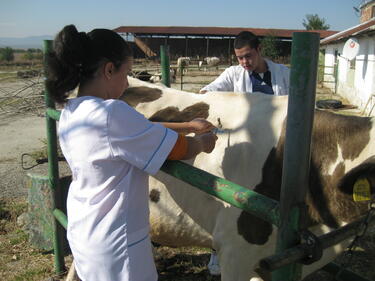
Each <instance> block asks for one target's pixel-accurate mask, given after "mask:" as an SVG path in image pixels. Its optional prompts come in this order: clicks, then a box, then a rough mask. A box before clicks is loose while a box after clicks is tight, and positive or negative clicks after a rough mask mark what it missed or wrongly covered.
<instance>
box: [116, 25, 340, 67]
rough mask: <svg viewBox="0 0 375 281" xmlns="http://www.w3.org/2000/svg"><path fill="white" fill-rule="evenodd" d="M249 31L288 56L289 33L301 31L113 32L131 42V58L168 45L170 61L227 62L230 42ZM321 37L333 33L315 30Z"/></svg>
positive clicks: (151, 28)
mask: <svg viewBox="0 0 375 281" xmlns="http://www.w3.org/2000/svg"><path fill="white" fill-rule="evenodd" d="M244 30H247V31H251V32H253V33H254V34H255V35H257V36H259V37H260V38H261V39H262V38H264V37H267V36H273V37H274V38H275V39H277V42H278V48H279V50H280V56H289V55H290V50H291V40H292V35H293V32H299V31H305V30H290V29H264V28H228V27H186V26H121V27H118V28H115V29H114V31H116V32H118V33H120V34H122V35H123V36H125V38H128V40H129V41H134V45H133V46H134V51H135V57H136V58H141V57H158V56H159V54H160V46H161V45H168V46H169V54H170V58H171V59H176V58H178V57H182V56H187V57H191V58H196V59H200V58H203V57H209V56H216V57H220V58H221V59H222V61H227V62H229V63H230V60H231V56H232V54H233V40H234V38H235V36H236V35H237V34H238V33H240V32H241V31H244ZM316 32H319V33H320V36H321V38H326V37H328V36H330V35H332V34H335V33H336V32H335V31H326V30H319V31H316Z"/></svg>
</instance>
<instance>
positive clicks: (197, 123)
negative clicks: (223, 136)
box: [160, 118, 215, 135]
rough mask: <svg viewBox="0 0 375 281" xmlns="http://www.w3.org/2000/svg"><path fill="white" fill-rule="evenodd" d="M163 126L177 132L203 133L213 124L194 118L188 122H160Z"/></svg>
mask: <svg viewBox="0 0 375 281" xmlns="http://www.w3.org/2000/svg"><path fill="white" fill-rule="evenodd" d="M160 124H162V125H163V126H165V127H167V128H169V129H172V130H174V131H176V132H177V133H179V134H184V135H187V134H190V133H195V134H203V133H206V132H209V131H212V130H213V129H214V128H215V126H214V125H212V123H211V122H208V121H207V120H205V119H203V118H196V119H194V120H192V121H189V122H176V123H174V122H161V123H160Z"/></svg>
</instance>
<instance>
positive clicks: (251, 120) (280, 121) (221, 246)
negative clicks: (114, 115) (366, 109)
mask: <svg viewBox="0 0 375 281" xmlns="http://www.w3.org/2000/svg"><path fill="white" fill-rule="evenodd" d="M129 82H130V86H131V88H129V89H128V90H127V91H126V92H125V94H124V96H123V99H124V100H125V101H126V102H128V103H129V104H130V105H132V106H134V107H135V108H136V109H137V110H138V111H139V112H141V113H143V114H144V115H145V116H146V117H147V118H149V119H150V120H153V121H176V122H182V121H190V120H192V119H193V118H196V117H200V118H207V119H208V120H209V121H211V122H212V123H213V124H214V125H219V123H220V124H221V126H222V131H221V133H220V134H218V137H219V138H218V141H217V145H216V148H215V149H214V151H213V152H212V153H211V154H204V153H203V154H200V155H198V156H197V157H196V158H195V159H194V160H193V161H189V163H191V164H193V165H194V166H196V167H198V168H201V169H203V170H205V171H207V172H209V173H212V174H214V175H217V176H219V177H223V178H225V179H228V180H230V181H233V182H235V183H237V184H239V185H242V186H244V187H247V188H251V189H254V190H255V191H257V192H259V193H262V194H264V195H266V196H269V197H271V198H273V199H276V200H278V199H279V193H280V186H281V175H282V156H283V146H284V140H285V118H286V113H287V101H288V97H287V96H270V95H264V94H257V93H254V94H251V95H250V94H237V93H229V92H212V93H208V94H205V95H197V94H193V93H187V92H182V91H178V90H174V89H169V88H164V87H162V86H156V85H152V84H148V83H145V82H142V81H139V80H137V79H133V78H131V79H129ZM374 121H375V120H374V118H363V117H354V116H343V115H336V114H333V113H328V112H323V111H316V112H315V120H314V129H313V137H312V153H311V155H312V156H311V171H310V179H309V187H308V194H307V198H306V202H307V204H308V214H309V221H308V226H309V229H310V230H311V231H312V232H313V233H315V234H317V235H321V234H323V233H327V232H329V231H331V230H332V229H335V228H337V227H339V226H341V225H344V224H346V223H348V222H351V221H353V220H354V219H356V218H357V217H359V216H360V214H362V213H364V212H365V211H366V208H367V204H366V203H363V202H354V201H353V198H352V193H353V185H354V184H355V182H356V181H357V180H358V179H359V178H361V177H363V178H365V179H366V180H367V181H368V183H369V184H370V186H371V188H372V190H374V188H375V156H374V154H375V141H374V139H375V126H374ZM150 210H151V216H150V222H151V227H152V239H153V241H155V242H158V243H160V244H163V245H170V246H193V245H194V246H203V247H213V248H214V249H216V250H217V252H218V256H219V260H220V264H221V271H222V275H221V276H222V277H221V278H222V280H224V281H236V280H237V281H245V280H246V281H247V280H249V279H250V280H252V281H253V280H263V279H261V278H260V277H259V276H258V275H257V273H256V271H255V268H256V267H257V263H258V261H259V260H260V259H261V258H264V257H266V256H269V255H272V254H273V253H274V250H275V241H276V232H277V231H276V230H277V229H276V228H275V227H273V226H272V225H270V224H269V223H267V222H265V221H263V220H262V219H259V218H256V217H255V216H253V215H250V214H248V213H247V212H244V211H242V210H240V209H238V208H236V207H232V206H230V205H229V204H227V203H225V202H223V201H221V200H219V199H216V198H214V197H212V196H210V195H207V194H206V193H203V192H202V191H200V190H198V189H196V188H194V187H191V186H190V185H188V184H186V183H183V182H181V181H179V180H177V179H175V178H173V177H171V176H169V175H166V174H165V173H163V172H159V173H158V174H157V175H156V176H155V177H153V178H150ZM346 245H347V244H346V243H341V244H339V245H336V246H335V247H333V248H331V249H327V250H326V251H325V252H324V255H323V258H322V259H321V260H320V261H318V262H316V263H314V264H312V265H309V266H304V267H303V276H306V275H307V274H309V273H311V272H313V271H315V270H316V269H318V268H320V267H322V266H323V265H324V264H326V263H328V262H330V261H331V260H332V259H333V258H334V257H335V256H336V255H337V254H338V253H340V252H341V251H343V250H344V249H345V247H346Z"/></svg>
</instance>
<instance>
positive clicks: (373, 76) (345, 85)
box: [324, 35, 375, 115]
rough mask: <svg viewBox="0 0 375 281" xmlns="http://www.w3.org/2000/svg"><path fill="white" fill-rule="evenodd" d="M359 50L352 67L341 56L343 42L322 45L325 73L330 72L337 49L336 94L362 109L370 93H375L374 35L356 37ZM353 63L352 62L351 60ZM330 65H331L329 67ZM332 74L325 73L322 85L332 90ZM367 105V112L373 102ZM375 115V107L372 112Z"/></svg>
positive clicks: (374, 100) (373, 100)
mask: <svg viewBox="0 0 375 281" xmlns="http://www.w3.org/2000/svg"><path fill="white" fill-rule="evenodd" d="M357 39H358V41H359V45H360V50H359V53H358V55H357V57H356V58H355V59H354V60H355V66H354V68H351V67H350V65H351V62H350V61H349V60H347V59H346V58H344V57H343V56H342V50H343V47H344V44H345V42H342V43H339V44H331V45H327V46H324V48H325V50H326V54H325V67H326V69H325V73H331V72H332V71H333V70H332V69H333V68H331V67H332V66H333V65H334V61H335V56H334V54H335V50H337V51H338V53H339V54H340V56H338V58H337V60H338V83H337V94H338V95H340V96H342V97H344V98H346V99H347V100H348V101H349V102H350V103H351V104H353V105H357V106H358V107H359V108H361V109H363V108H364V107H365V106H366V103H367V102H368V101H369V98H370V96H371V95H372V94H375V36H374V35H372V36H362V37H360V38H357ZM352 64H353V62H352ZM330 66H331V67H330ZM331 79H334V78H333V76H330V75H325V78H324V80H325V81H326V82H324V86H325V87H327V88H330V89H331V90H332V91H334V86H335V84H334V83H330V82H329V81H331ZM374 103H375V98H373V99H372V102H371V103H370V104H369V105H367V108H366V111H367V112H368V111H369V110H370V109H371V108H372V106H373V104H374ZM372 115H375V109H374V110H373V112H372Z"/></svg>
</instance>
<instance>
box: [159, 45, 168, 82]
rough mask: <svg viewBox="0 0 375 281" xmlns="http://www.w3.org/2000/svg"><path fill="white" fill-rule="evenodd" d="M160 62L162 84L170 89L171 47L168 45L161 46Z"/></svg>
mask: <svg viewBox="0 0 375 281" xmlns="http://www.w3.org/2000/svg"><path fill="white" fill-rule="evenodd" d="M160 61H161V79H162V83H163V84H164V85H165V86H167V87H170V86H171V81H170V75H169V72H170V69H169V46H168V45H161V46H160Z"/></svg>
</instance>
